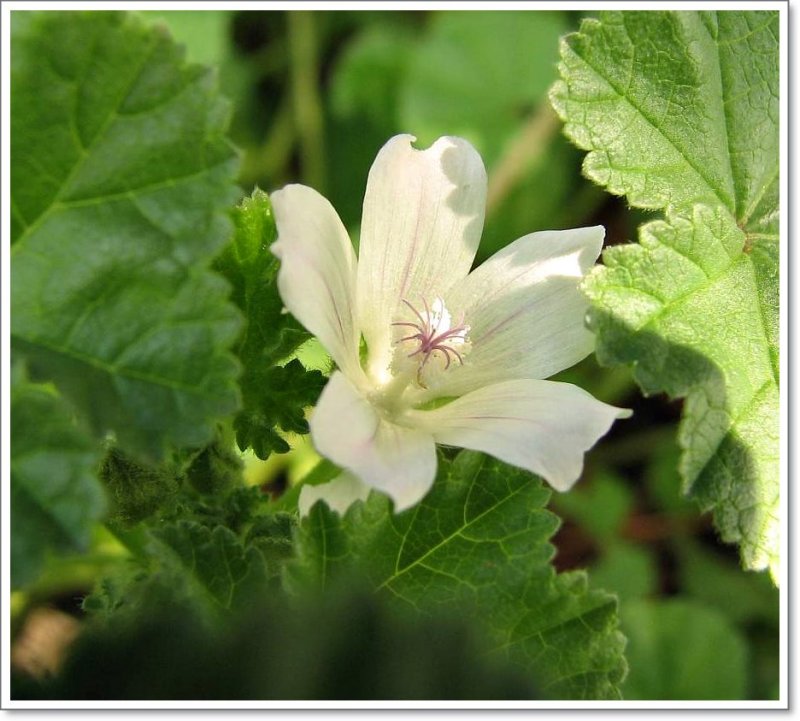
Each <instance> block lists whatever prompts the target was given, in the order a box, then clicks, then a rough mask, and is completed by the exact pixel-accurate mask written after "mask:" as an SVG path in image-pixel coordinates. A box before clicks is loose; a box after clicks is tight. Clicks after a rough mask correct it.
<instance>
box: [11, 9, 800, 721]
mask: <svg viewBox="0 0 800 721" xmlns="http://www.w3.org/2000/svg"><path fill="white" fill-rule="evenodd" d="M81 9H89V10H100V9H111V10H154V9H158V10H215V9H225V10H243V9H247V10H321V11H325V10H375V9H380V10H459V9H460V10H510V9H515V10H525V9H528V10H548V9H557V10H589V11H594V10H600V9H619V10H630V9H637V10H640V9H652V10H657V9H679V10H710V9H713V10H736V9H759V10H777V11H778V12H779V15H780V94H781V95H780V124H781V137H780V177H781V180H780V207H781V240H780V254H781V262H780V313H781V316H780V336H781V356H780V371H781V377H782V378H783V379H784V382H783V383H782V384H781V388H780V398H781V415H780V429H781V445H780V449H781V461H780V467H781V510H782V513H781V558H782V559H783V561H784V562H783V564H782V568H781V572H780V581H781V592H780V624H781V638H780V668H781V672H780V699H779V700H778V701H736V702H734V701H584V702H581V701H535V702H534V701H505V702H498V701H491V702H489V701H469V702H465V701H446V702H435V701H427V702H426V701H369V702H357V701H269V702H268V701H264V702H245V701H203V702H198V701H175V702H162V701H159V702H154V701H125V702H114V701H103V702H91V701H85V702H83V701H74V702H73V701H54V702H44V701H35V702H34V701H13V700H11V699H10V697H9V693H10V691H9V680H10V641H9V638H10V633H9V632H10V609H9V606H10V604H9V599H10V594H11V585H10V574H9V566H10V528H11V524H10V513H9V506H10V471H9V465H10V420H11V418H10V400H9V387H10V331H9V328H10V242H9V241H8V239H9V238H10V227H11V225H10V222H11V213H10V192H11V191H10V157H11V155H10V149H11V145H10V65H11V62H10V59H11V43H10V20H11V18H10V14H11V12H14V11H31V10H81ZM0 18H1V19H0V28H1V29H2V55H1V56H0V57H1V58H2V157H3V159H4V162H3V164H2V175H0V178H1V179H2V226H0V227H2V231H3V232H2V236H3V243H2V265H1V266H0V269H1V270H0V283H2V286H1V289H2V295H1V296H0V320H1V323H2V326H1V327H2V334H0V359H1V362H2V368H1V373H0V378H2V391H3V392H2V408H1V409H0V419H1V421H2V422H1V424H0V428H1V429H2V436H0V446H1V447H2V452H1V455H0V468H2V504H1V505H2V570H3V574H2V599H0V604H2V607H3V614H2V625H1V626H0V629H1V631H2V633H1V635H2V655H1V656H0V658H1V659H2V677H1V678H0V686H2V696H1V697H0V706H2V708H4V709H40V710H55V709H64V710H69V709H126V710H130V709H149V710H154V709H163V710H167V709H275V710H279V709H284V710H295V709H305V710H309V711H313V710H321V709H335V710H343V709H358V710H367V709H375V710H389V709H393V710H410V709H428V710H439V709H470V710H489V709H492V710H495V709H505V710H511V709H541V710H547V709H560V710H563V709H576V710H584V709H626V710H634V709H661V710H664V709H671V710H688V709H692V710H698V711H699V710H707V709H721V710H722V709H751V710H756V709H787V708H789V688H788V676H789V668H788V664H789V628H788V626H789V618H788V593H789V570H788V567H789V565H790V563H791V564H793V566H794V567H795V569H796V559H794V558H793V557H791V556H790V555H789V524H788V516H789V514H788V513H787V510H788V509H789V502H790V500H791V498H790V496H789V488H788V474H789V454H788V451H789V443H788V440H789V430H790V428H789V386H790V383H789V382H787V381H788V379H789V378H790V375H789V373H790V368H789V360H790V359H789V336H788V331H789V320H788V319H789V303H790V298H789V292H790V287H789V261H790V257H789V252H788V237H789V234H790V230H792V229H793V228H790V223H789V217H788V211H787V209H788V208H789V207H790V205H789V187H788V186H789V183H788V179H789V150H790V147H789V137H788V129H789V114H788V111H789V83H788V76H789V3H788V0H785V1H783V2H773V1H764V2H753V1H750V2H746V1H744V0H733V1H727V2H696V1H689V2H666V1H652V2H636V3H631V2H620V1H616V2H586V1H582V2H581V1H579V2H552V1H550V2H509V1H507V0H498V1H497V2H488V1H486V0H472V1H468V2H457V3H454V2H442V1H439V0H437V1H434V2H419V1H416V0H412V1H409V2H397V1H393V2H374V1H371V2H354V1H352V0H350V1H346V2H319V1H318V2H286V1H283V2H242V1H241V0H234V1H232V2H210V1H208V0H201V1H199V2H192V3H187V2H176V1H174V0H172V1H167V2H147V1H144V2H87V1H85V0H84V1H75V2H54V1H52V0H51V1H42V2H4V3H3V4H2V15H0ZM793 200H795V201H796V200H797V192H796V191H795V192H794V193H793ZM795 207H797V206H795ZM799 255H800V253H798V252H797V251H795V252H794V255H793V257H792V258H791V261H792V267H793V271H794V272H793V276H794V278H795V279H797V278H798V267H797V266H798V262H797V257H798V256H799ZM791 300H792V307H793V308H794V302H793V301H794V298H792V299H791ZM792 397H794V392H792ZM792 435H793V437H794V440H797V435H798V434H797V433H796V432H793V434H792ZM795 447H797V446H796V445H795ZM794 517H795V518H796V517H797V516H796V514H795V516H794ZM709 672H711V673H713V670H712V669H709ZM481 716H483V714H481Z"/></svg>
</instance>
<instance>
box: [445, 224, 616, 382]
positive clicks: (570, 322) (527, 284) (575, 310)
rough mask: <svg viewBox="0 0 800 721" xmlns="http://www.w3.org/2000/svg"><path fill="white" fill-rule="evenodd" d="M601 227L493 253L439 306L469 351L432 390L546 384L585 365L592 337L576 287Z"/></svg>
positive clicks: (527, 240)
mask: <svg viewBox="0 0 800 721" xmlns="http://www.w3.org/2000/svg"><path fill="white" fill-rule="evenodd" d="M604 235H605V230H604V229H603V227H602V226H595V227H593V228H578V229H575V230H560V231H558V230H553V231H544V232H540V233H532V234H530V235H526V236H524V237H522V238H520V239H519V240H516V241H514V242H513V243H511V244H510V245H509V246H507V247H506V248H504V249H503V250H501V251H499V252H497V253H495V255H493V256H492V257H491V258H489V259H488V260H487V261H486V262H485V263H482V264H481V265H480V266H479V267H478V268H476V269H475V270H473V271H472V273H470V274H469V276H468V277H467V278H466V280H465V281H464V282H462V283H460V284H459V285H458V286H456V287H455V288H453V289H452V290H451V292H450V293H449V294H448V295H447V297H446V299H445V302H446V304H447V307H448V308H449V309H450V312H451V313H452V314H453V316H454V317H460V316H461V314H462V313H463V315H464V320H465V322H466V323H467V324H468V325H469V327H470V331H469V340H470V342H471V351H470V355H469V358H468V360H467V362H466V363H465V364H464V366H463V367H458V368H454V369H453V372H452V373H448V374H447V377H446V378H444V379H442V385H441V386H440V387H439V388H437V392H438V393H439V394H441V395H456V396H457V395H461V394H463V393H466V392H468V391H471V390H474V389H476V388H480V387H482V386H485V385H488V384H490V383H496V382H498V381H503V380H509V379H512V378H548V377H549V376H551V375H553V374H554V373H557V372H558V371H560V370H563V369H564V368H569V367H570V366H572V365H574V364H575V363H577V362H578V361H580V360H582V359H583V358H585V357H586V356H587V355H588V354H589V353H590V352H591V351H592V349H593V348H594V336H593V335H592V334H591V333H590V332H589V331H588V330H587V329H586V327H585V325H584V319H585V316H586V310H587V308H588V301H587V300H586V299H585V298H584V296H583V295H582V294H581V292H580V291H579V290H578V284H579V283H580V281H581V279H582V278H583V277H584V275H586V273H587V272H588V271H589V270H590V269H591V267H592V266H593V264H594V262H595V260H596V259H597V256H598V255H599V254H600V250H601V248H602V246H603V236H604Z"/></svg>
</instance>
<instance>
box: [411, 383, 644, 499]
mask: <svg viewBox="0 0 800 721" xmlns="http://www.w3.org/2000/svg"><path fill="white" fill-rule="evenodd" d="M629 415H630V411H628V410H625V409H622V408H615V407H614V406H609V405H607V404H605V403H601V402H600V401H598V400H597V399H596V398H594V397H592V396H591V395H590V394H589V393H587V392H586V391H584V390H583V389H581V388H578V387H577V386H573V385H571V384H569V383H556V382H553V381H541V380H514V381H505V382H503V383H497V384H495V385H491V386H487V387H485V388H481V389H480V390H477V391H474V392H472V393H468V394H467V395H465V396H462V397H461V398H458V399H456V400H454V401H453V402H452V403H448V404H447V405H445V406H442V407H441V408H437V409H436V410H432V411H413V412H412V413H410V414H409V416H410V418H411V419H412V420H414V421H415V422H417V423H419V425H420V427H421V428H425V429H427V430H428V431H430V432H431V433H433V434H434V438H435V439H436V442H437V443H444V444H446V445H451V446H459V447H461V448H471V449H473V450H476V451H483V452H484V453H488V454H490V455H492V456H495V457H496V458H499V459H500V460H501V461H505V462H506V463H511V464H513V465H515V466H520V467H521V468H526V469H528V470H529V471H533V472H534V473H537V474H539V475H540V476H542V478H544V479H545V480H546V481H547V482H548V483H549V484H550V485H551V486H553V488H555V489H556V490H558V491H566V490H568V489H569V488H570V487H571V486H572V484H573V483H575V481H576V480H578V478H579V477H580V475H581V471H582V470H583V454H584V453H585V452H586V451H587V450H589V448H591V447H592V446H593V445H594V444H595V443H596V442H597V440H598V439H599V438H600V437H601V436H603V435H604V434H605V433H606V432H607V431H608V429H609V428H610V427H611V424H612V423H613V422H614V419H616V418H626V417H628V416H629Z"/></svg>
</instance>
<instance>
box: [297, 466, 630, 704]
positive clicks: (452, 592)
mask: <svg viewBox="0 0 800 721" xmlns="http://www.w3.org/2000/svg"><path fill="white" fill-rule="evenodd" d="M548 498H549V493H548V491H547V490H545V488H544V486H543V484H542V483H541V482H540V481H538V480H537V479H536V478H535V477H534V476H532V475H531V474H529V473H527V472H525V471H522V470H519V469H516V468H512V467H510V466H506V465H504V464H502V463H500V462H499V461H495V460H493V459H490V458H488V457H486V456H483V455H481V454H478V453H473V452H468V451H463V452H461V453H459V454H458V455H457V456H456V457H455V459H454V460H449V459H447V458H446V457H444V456H443V455H440V458H439V473H438V476H437V480H436V483H435V485H434V487H433V489H432V490H431V492H430V493H429V494H428V495H427V496H426V497H425V499H424V500H423V501H422V502H421V503H420V504H418V505H417V506H415V507H414V508H413V509H409V510H407V511H404V512H403V513H399V514H394V513H392V510H391V508H390V507H389V501H388V500H387V499H386V497H385V496H382V495H379V494H375V493H373V494H371V496H370V497H369V499H368V500H367V501H366V502H365V503H358V504H356V505H355V506H353V507H352V508H351V509H350V510H349V511H348V512H347V514H346V515H345V516H344V518H340V517H339V516H338V515H336V514H334V513H333V512H331V511H330V510H329V509H328V508H327V506H325V505H324V504H322V503H317V504H315V506H314V507H313V508H312V509H311V512H310V514H309V517H308V518H307V519H306V520H305V521H304V522H303V523H301V526H300V532H299V536H298V539H297V545H298V549H299V555H298V559H297V561H296V562H295V565H294V566H293V567H290V568H289V569H287V581H288V582H289V584H290V587H293V588H302V587H304V586H306V585H309V584H310V585H312V586H316V587H323V588H324V587H326V586H327V585H328V584H329V583H331V582H333V581H334V580H335V579H336V578H339V577H341V576H342V575H343V574H347V573H352V572H360V573H363V574H365V575H366V576H367V578H368V579H369V582H370V583H371V585H372V586H373V587H374V588H376V589H377V590H378V592H379V593H380V594H382V595H385V596H387V597H389V598H392V599H394V601H395V602H396V603H398V604H400V605H401V606H403V607H411V608H414V609H416V610H417V611H419V612H422V613H423V614H432V613H440V614H442V613H453V609H454V608H458V609H459V610H461V609H462V607H463V608H465V609H466V611H467V614H468V616H471V617H472V619H473V622H475V623H476V624H477V626H478V627H479V628H483V629H485V630H486V631H487V633H488V635H489V637H490V638H491V639H492V641H493V643H494V653H495V654H499V655H500V656H501V657H507V658H509V659H511V660H512V661H513V662H515V663H517V664H519V665H520V666H522V667H523V668H525V669H526V670H527V672H528V673H529V674H530V677H531V678H532V680H533V681H534V683H535V684H536V686H537V688H538V689H539V691H540V693H541V694H542V696H543V697H548V698H552V697H566V698H616V697H618V689H617V684H619V682H620V681H621V680H622V678H623V676H624V674H625V661H624V659H623V657H622V648H623V646H624V639H623V638H622V636H621V635H620V634H619V632H618V631H617V621H616V601H615V600H614V599H613V598H612V597H610V596H607V595H605V594H603V593H600V592H597V591H591V590H589V589H588V588H587V585H586V578H585V576H584V575H583V574H580V573H570V574H562V575H560V576H556V574H555V571H554V570H553V567H552V565H551V563H550V561H551V558H552V555H553V547H552V546H551V545H550V543H549V538H550V537H551V536H552V534H553V533H554V531H555V529H556V527H557V525H558V521H557V519H556V517H555V516H553V515H552V514H551V513H549V512H548V511H546V510H545V508H544V505H545V503H546V502H547V500H548Z"/></svg>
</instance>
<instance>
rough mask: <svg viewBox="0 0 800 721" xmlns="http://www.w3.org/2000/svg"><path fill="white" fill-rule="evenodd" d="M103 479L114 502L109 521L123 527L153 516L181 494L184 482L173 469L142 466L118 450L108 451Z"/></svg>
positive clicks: (100, 471)
mask: <svg viewBox="0 0 800 721" xmlns="http://www.w3.org/2000/svg"><path fill="white" fill-rule="evenodd" d="M99 476H100V480H101V481H102V482H103V485H104V486H105V487H106V489H107V490H108V493H109V497H110V501H111V509H110V511H109V519H108V520H110V521H111V522H116V523H122V524H123V525H132V524H135V523H138V522H139V521H141V520H143V519H145V518H147V517H149V516H151V515H153V514H154V513H155V512H156V511H158V510H159V509H160V508H161V507H162V506H163V505H164V504H165V503H166V502H167V501H168V500H169V499H170V498H171V497H173V496H174V495H175V494H176V493H177V491H178V487H179V483H180V480H179V479H178V477H177V475H176V474H175V473H174V472H171V469H168V468H166V467H165V466H152V465H146V464H144V463H139V462H138V461H137V460H136V459H135V458H132V457H131V456H129V455H128V454H127V453H125V452H124V451H123V450H121V449H119V448H116V447H112V448H109V449H108V451H107V452H106V456H105V458H103V462H102V463H101V464H100V470H99Z"/></svg>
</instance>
